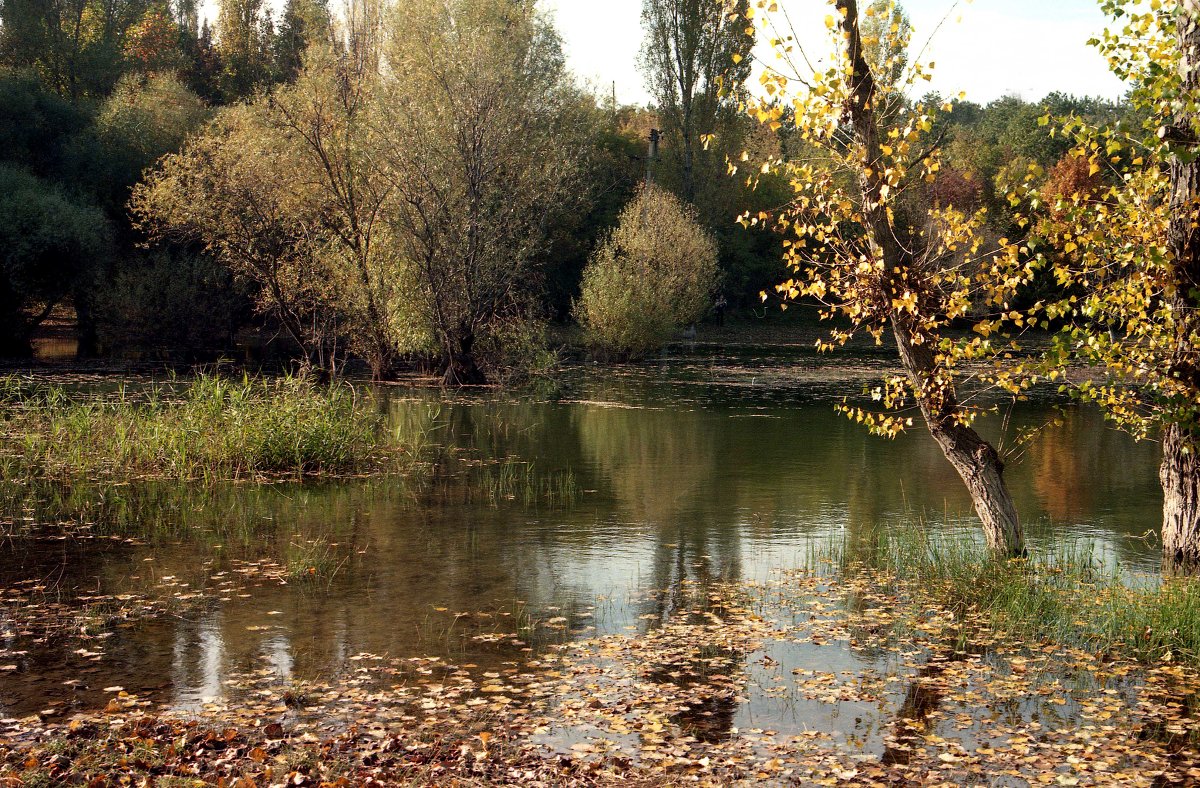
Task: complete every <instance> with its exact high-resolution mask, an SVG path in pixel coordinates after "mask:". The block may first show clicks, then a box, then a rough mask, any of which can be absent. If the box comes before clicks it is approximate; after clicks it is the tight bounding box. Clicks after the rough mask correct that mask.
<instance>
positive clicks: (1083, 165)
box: [1014, 0, 1200, 571]
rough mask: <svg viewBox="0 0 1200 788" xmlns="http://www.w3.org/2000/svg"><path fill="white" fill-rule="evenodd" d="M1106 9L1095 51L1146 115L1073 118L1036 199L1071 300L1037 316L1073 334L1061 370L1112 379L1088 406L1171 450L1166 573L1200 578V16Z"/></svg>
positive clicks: (1078, 388) (1060, 354) (1156, 7)
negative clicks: (1065, 147)
mask: <svg viewBox="0 0 1200 788" xmlns="http://www.w3.org/2000/svg"><path fill="white" fill-rule="evenodd" d="M1104 8H1105V10H1106V12H1108V13H1109V14H1110V15H1111V16H1112V17H1113V19H1114V20H1115V22H1114V25H1113V27H1112V28H1110V29H1109V30H1107V31H1105V33H1104V34H1103V35H1102V36H1100V37H1099V38H1098V39H1096V40H1095V41H1094V42H1093V43H1094V44H1096V45H1097V46H1098V47H1099V48H1100V50H1101V52H1102V53H1103V54H1104V55H1105V56H1106V57H1107V59H1108V61H1109V63H1110V64H1111V65H1112V67H1113V70H1114V72H1115V73H1116V74H1117V76H1119V77H1121V78H1122V79H1124V80H1126V81H1128V82H1130V83H1131V84H1133V85H1134V90H1133V91H1132V93H1131V98H1130V100H1131V103H1132V105H1133V109H1134V112H1133V113H1132V114H1131V116H1130V118H1128V119H1126V121H1125V122H1123V123H1116V124H1105V125H1096V124H1094V123H1091V122H1088V121H1087V120H1086V119H1084V118H1082V117H1079V116H1077V115H1076V116H1072V117H1067V118H1064V119H1062V123H1061V125H1060V126H1059V129H1058V130H1059V131H1061V133H1062V135H1063V136H1065V138H1066V139H1068V140H1070V141H1071V143H1073V146H1074V147H1073V150H1072V151H1071V152H1070V157H1069V158H1068V159H1067V160H1066V161H1065V163H1064V164H1063V165H1062V166H1061V167H1060V168H1057V170H1058V171H1057V172H1056V173H1055V177H1052V178H1051V179H1050V182H1049V183H1048V184H1047V185H1046V186H1045V187H1043V188H1042V189H1041V191H1040V192H1038V191H1033V192H1032V193H1031V194H1032V200H1033V202H1034V204H1035V208H1038V209H1040V210H1039V212H1040V214H1041V216H1042V217H1043V219H1042V222H1041V225H1040V227H1039V235H1040V237H1041V238H1042V241H1043V243H1044V244H1045V245H1046V247H1047V248H1046V249H1045V256H1044V257H1043V258H1042V262H1043V264H1044V265H1045V266H1047V268H1048V269H1049V270H1050V271H1052V272H1053V274H1054V276H1055V277H1056V278H1057V279H1058V281H1059V282H1060V283H1061V284H1062V285H1063V286H1064V287H1067V288H1069V290H1068V295H1066V296H1065V297H1063V298H1062V299H1059V300H1055V301H1053V302H1050V303H1047V304H1045V305H1042V306H1043V307H1044V308H1043V309H1041V310H1038V312H1037V313H1035V315H1034V317H1035V318H1036V317H1037V316H1038V314H1041V315H1046V316H1049V318H1051V319H1053V320H1055V321H1061V322H1062V323H1063V324H1064V325H1065V328H1064V330H1063V333H1062V334H1061V335H1060V337H1059V338H1058V341H1057V343H1056V348H1055V351H1054V353H1052V354H1051V356H1050V358H1049V363H1050V364H1051V365H1052V366H1059V365H1062V364H1065V363H1069V362H1073V361H1082V362H1085V363H1087V364H1089V365H1091V366H1093V367H1094V368H1096V369H1097V370H1099V371H1100V372H1101V373H1102V374H1101V376H1100V377H1099V378H1098V379H1094V380H1086V381H1084V382H1082V383H1079V384H1076V385H1073V386H1072V390H1073V391H1074V392H1075V393H1076V394H1078V395H1079V396H1081V397H1082V398H1083V399H1085V400H1089V401H1093V402H1097V403H1099V404H1100V405H1101V406H1102V407H1103V408H1104V409H1105V411H1106V413H1107V414H1108V415H1109V417H1110V418H1111V419H1112V420H1114V421H1115V422H1116V423H1117V424H1118V425H1119V426H1121V427H1123V428H1125V429H1127V430H1129V431H1130V432H1132V433H1133V434H1134V435H1135V436H1136V437H1139V438H1156V439H1158V440H1160V441H1161V443H1162V450H1163V461H1162V467H1161V471H1160V479H1161V482H1162V487H1163V494H1164V503H1163V525H1162V541H1163V550H1164V559H1165V563H1166V565H1167V566H1168V568H1174V569H1183V570H1186V571H1196V570H1197V569H1198V568H1200V156H1198V153H1200V150H1198V149H1200V4H1198V3H1197V2H1196V0H1165V1H1164V2H1159V1H1158V0H1155V2H1154V3H1152V4H1150V5H1149V6H1144V5H1141V4H1138V3H1135V2H1131V1H1129V0H1106V2H1105V3H1104ZM1050 121H1051V118H1050V117H1049V116H1047V117H1045V118H1043V119H1042V124H1043V125H1049V124H1050ZM1023 198H1028V195H1024V194H1021V193H1015V194H1014V202H1018V201H1020V200H1022V199H1023ZM1039 203H1040V205H1039Z"/></svg>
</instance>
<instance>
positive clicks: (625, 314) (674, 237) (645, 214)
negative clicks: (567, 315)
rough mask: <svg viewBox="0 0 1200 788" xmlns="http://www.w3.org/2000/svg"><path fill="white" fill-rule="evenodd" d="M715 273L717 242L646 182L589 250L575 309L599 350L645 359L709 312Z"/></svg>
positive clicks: (688, 213)
mask: <svg viewBox="0 0 1200 788" xmlns="http://www.w3.org/2000/svg"><path fill="white" fill-rule="evenodd" d="M718 275H719V270H718V267H717V245H716V242H715V241H714V240H713V239H712V237H711V236H710V235H709V234H708V233H707V232H706V231H705V230H704V229H703V228H702V227H701V226H700V223H699V222H698V220H697V218H696V214H695V211H694V210H693V209H691V208H690V207H687V206H685V205H683V204H682V203H681V202H680V201H679V200H677V199H676V198H675V197H674V196H673V195H671V194H670V193H668V192H666V191H663V190H661V189H658V188H655V187H649V188H646V189H643V190H642V191H641V192H640V193H639V194H638V196H637V197H635V198H634V199H633V200H632V201H631V202H630V203H629V204H628V205H627V206H626V207H625V210H624V211H622V212H621V218H620V221H619V223H618V225H617V227H616V229H615V230H613V232H612V233H611V234H610V235H609V236H608V237H607V238H606V239H605V240H604V241H603V242H602V243H601V244H600V247H599V248H598V249H597V250H596V252H595V254H593V255H592V259H591V260H590V261H589V263H588V266H587V268H586V269H585V270H584V273H583V287H582V291H581V293H580V296H579V300H578V301H577V302H576V304H575V315H576V318H577V319H578V320H579V323H580V325H582V326H583V328H584V330H585V331H586V334H587V341H588V343H589V344H590V345H592V346H593V347H595V348H596V349H598V350H600V351H601V352H603V353H605V354H607V355H611V356H615V357H620V358H638V357H643V356H645V355H647V354H649V353H652V352H653V351H655V350H657V349H658V348H660V347H662V346H663V344H665V343H666V341H667V340H669V339H670V337H671V335H672V334H673V333H675V332H676V331H677V330H679V329H680V328H682V327H683V326H686V325H688V324H690V323H694V322H696V321H697V320H699V319H700V318H701V317H702V316H703V315H704V313H705V311H706V310H707V309H708V306H709V302H710V298H711V294H712V292H713V290H714V289H715V287H716V285H717V279H718Z"/></svg>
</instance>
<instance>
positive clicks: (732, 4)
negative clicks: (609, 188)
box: [641, 0, 754, 203]
mask: <svg viewBox="0 0 1200 788" xmlns="http://www.w3.org/2000/svg"><path fill="white" fill-rule="evenodd" d="M748 5H749V3H748V2H747V0H730V1H729V2H714V1H713V0H644V2H643V4H642V28H643V30H644V32H645V40H644V43H643V45H642V54H641V67H642V72H643V74H644V75H645V77H646V85H647V87H648V88H649V89H650V94H651V95H652V96H653V97H654V102H655V106H656V108H657V111H658V114H659V117H660V120H661V122H662V125H663V131H664V132H665V133H666V136H667V143H668V144H667V149H668V152H669V154H670V155H671V156H672V157H674V159H675V165H676V167H677V168H678V170H679V172H680V191H679V193H680V195H681V196H682V197H683V199H684V200H686V201H687V202H689V203H694V202H696V196H697V176H698V171H699V170H700V169H701V166H700V162H699V160H700V159H701V158H703V157H704V154H705V149H706V147H707V145H706V141H708V140H709V138H710V137H711V136H712V135H715V134H717V133H718V131H719V129H720V122H721V120H722V117H723V116H724V117H729V116H731V115H733V114H734V112H733V110H734V109H735V108H736V106H737V99H738V92H739V91H740V90H741V87H742V85H743V83H744V82H745V81H746V79H747V77H749V75H750V65H751V63H750V51H751V49H752V48H753V46H754V36H753V35H750V34H748V33H747V26H746V23H745V20H744V19H743V18H742V15H743V14H744V13H745V10H746V9H747V7H748ZM715 158H716V163H717V165H718V166H720V167H723V166H724V158H723V157H715ZM706 164H709V166H710V167H711V163H708V162H706Z"/></svg>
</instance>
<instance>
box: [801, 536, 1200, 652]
mask: <svg viewBox="0 0 1200 788" xmlns="http://www.w3.org/2000/svg"><path fill="white" fill-rule="evenodd" d="M825 553H826V554H825V556H824V558H825V559H826V560H830V559H832V561H833V563H834V564H835V565H839V566H840V571H841V572H844V573H846V574H847V575H855V574H859V573H865V574H868V575H870V578H871V580H872V582H873V583H875V584H876V585H877V587H878V586H880V585H882V586H886V587H887V588H888V589H889V591H890V592H891V593H893V594H895V595H896V597H897V598H898V599H899V600H900V601H901V602H902V603H905V605H906V607H907V608H908V609H912V610H920V609H923V608H924V607H928V606H936V607H939V608H942V609H944V610H948V611H950V612H951V613H953V614H954V615H955V617H956V618H957V619H958V620H959V621H960V622H962V627H963V629H964V632H967V631H970V630H973V629H979V628H985V629H989V630H994V631H995V632H996V633H997V634H998V635H999V636H1000V637H1001V638H1002V639H1003V640H1005V641H1008V642H1012V643H1025V644H1031V645H1032V644H1037V643H1039V642H1056V643H1061V644H1065V645H1069V646H1074V647H1081V648H1086V649H1088V650H1090V651H1092V652H1093V653H1097V654H1107V655H1112V656H1113V657H1118V656H1120V657H1128V658H1132V659H1135V660H1138V661H1141V662H1145V663H1149V664H1162V663H1172V662H1175V663H1187V664H1191V665H1194V666H1200V578H1194V577H1170V576H1166V577H1158V576H1135V575H1130V574H1128V573H1126V572H1123V571H1122V570H1121V568H1120V567H1119V566H1116V565H1113V564H1111V563H1107V564H1106V563H1105V562H1104V561H1101V560H1100V559H1099V558H1098V557H1097V556H1096V555H1095V554H1094V552H1093V551H1092V550H1091V549H1090V548H1089V547H1088V546H1087V545H1085V544H1080V543H1060V544H1056V545H1050V546H1047V547H1044V548H1042V549H1041V550H1038V551H1036V552H1035V553H1034V554H1033V555H1032V556H1030V557H1028V558H1023V559H1011V560H1005V559H1002V558H997V557H996V556H995V555H993V554H991V553H990V552H989V551H988V550H987V548H986V547H985V546H983V545H982V544H979V543H978V542H976V541H975V540H974V539H971V538H967V537H961V536H955V535H952V534H946V533H939V532H938V530H937V529H932V528H918V527H911V526H910V527H900V528H890V529H880V530H879V531H878V532H877V533H875V534H874V535H872V536H871V537H870V538H868V539H865V540H863V539H859V540H857V541H856V542H855V543H854V544H850V543H847V544H845V545H837V546H835V547H833V548H831V549H829V550H827V551H825Z"/></svg>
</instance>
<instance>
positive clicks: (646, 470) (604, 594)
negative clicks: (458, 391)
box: [0, 348, 1161, 724]
mask: <svg viewBox="0 0 1200 788" xmlns="http://www.w3.org/2000/svg"><path fill="white" fill-rule="evenodd" d="M887 363H888V362H887V361H886V359H883V358H874V357H871V356H870V355H866V356H859V357H852V358H848V359H846V358H835V359H832V360H830V359H818V358H817V357H814V356H812V355H810V354H809V353H807V352H804V351H800V350H796V349H789V348H777V349H774V350H765V351H763V350H759V351H756V352H755V353H754V354H753V355H750V354H748V353H739V352H736V351H730V350H729V349H719V350H718V349H710V350H704V349H700V350H696V351H693V352H690V353H680V354H677V355H674V356H670V357H666V358H664V359H662V360H661V361H659V362H657V363H653V364H648V365H644V366H636V367H628V368H619V369H616V370H614V369H612V368H583V369H578V370H575V371H574V372H572V373H571V375H570V376H569V377H568V379H567V380H566V381H564V382H563V383H562V384H561V385H558V386H557V387H555V388H554V389H553V390H552V391H547V392H542V393H538V394H527V395H522V396H520V397H513V396H506V395H499V394H484V395H477V396H476V395H472V396H447V395H444V394H442V393H440V392H426V391H416V390H413V389H411V388H391V389H383V390H380V391H379V392H378V398H379V406H380V407H381V408H384V409H386V411H387V413H388V414H389V416H390V418H391V419H392V421H393V423H394V424H395V425H396V428H397V429H399V430H402V431H405V432H406V434H409V435H411V436H413V437H414V439H416V438H417V437H419V439H420V440H421V441H423V442H424V443H426V444H428V445H429V446H431V447H435V446H436V447H442V448H441V450H434V449H433V448H431V449H430V454H431V456H436V459H435V460H434V461H433V467H432V468H431V469H430V471H429V473H428V474H426V476H427V478H425V479H424V480H422V481H414V480H394V481H392V480H389V481H369V482H364V481H354V482H340V483H336V484H320V485H307V486H296V485H284V484H281V485H273V486H268V487H261V488H220V489H215V490H209V491H204V492H201V491H196V490H192V491H186V490H181V489H177V488H173V487H170V486H161V485H159V486H154V485H146V486H142V487H136V486H135V487H128V488H118V489H116V490H108V491H106V492H105V493H104V495H103V496H100V495H98V494H97V493H95V492H91V491H87V490H60V491H57V492H56V495H58V496H60V500H57V501H44V502H43V503H42V504H40V505H39V506H38V507H35V508H34V510H32V511H30V512H26V513H25V514H24V515H22V516H24V517H27V518H32V519H33V520H34V521H35V522H37V523H39V524H40V525H41V526H42V527H39V528H38V529H35V531H34V535H33V536H21V537H13V538H9V539H7V540H6V541H4V542H3V544H2V545H0V587H3V588H4V589H6V591H5V593H6V594H7V595H8V602H9V603H10V604H8V605H6V606H4V607H0V610H2V611H3V613H2V615H3V618H0V650H2V654H3V656H0V663H9V662H11V663H13V665H14V666H15V667H14V668H13V669H10V670H6V671H4V672H2V673H0V718H4V717H16V716H22V715H26V714H30V713H34V712H38V711H44V710H47V709H50V710H54V709H58V710H60V711H61V712H64V713H69V712H70V711H71V710H75V709H89V708H97V707H101V706H103V704H104V702H105V700H106V699H107V697H109V696H110V695H111V693H106V692H105V689H106V688H110V687H112V686H122V687H126V688H128V689H129V690H130V691H133V692H137V693H139V694H141V695H144V696H146V697H149V698H152V699H153V700H154V701H155V702H156V703H163V704H167V705H169V706H172V707H174V708H176V709H180V710H192V709H198V708H200V707H201V706H202V704H204V703H206V702H210V701H213V700H222V699H224V700H230V699H233V700H236V696H237V693H238V692H239V689H238V688H237V682H236V681H233V680H232V679H233V677H236V676H238V675H239V674H242V673H245V672H248V671H255V670H264V669H265V670H269V671H270V672H272V673H273V675H274V676H275V677H276V678H277V680H278V682H279V683H281V684H283V685H286V684H287V683H288V682H291V681H297V680H305V681H308V680H332V679H333V678H335V677H337V676H338V675H341V674H343V673H344V672H346V671H349V670H352V669H353V668H355V667H356V665H357V663H356V662H355V661H354V658H355V657H356V655H361V654H364V653H369V654H377V655H379V654H387V655H391V656H394V657H406V656H415V655H441V656H443V657H445V658H447V659H455V660H459V661H460V662H461V661H470V662H472V663H473V664H477V665H480V666H482V667H484V668H486V667H488V666H489V665H500V664H512V663H513V662H514V661H518V660H520V659H522V658H524V656H526V655H528V654H530V653H534V652H536V650H537V649H538V648H539V647H541V646H543V645H545V644H546V643H548V642H553V641H556V640H563V639H570V638H575V637H585V636H586V637H590V636H594V635H596V634H605V633H611V632H621V631H628V630H629V629H630V628H636V627H645V626H649V625H650V623H649V622H651V621H653V620H654V619H656V618H661V617H663V616H665V615H668V614H669V613H670V611H671V606H672V605H673V604H675V602H674V601H673V600H675V599H677V598H678V596H679V592H680V589H681V588H683V587H685V586H686V585H687V584H688V582H689V581H692V580H699V581H707V580H714V579H715V580H731V581H738V580H752V579H762V578H766V577H767V576H769V575H770V574H771V573H772V572H774V571H777V570H780V569H788V568H794V567H800V566H804V565H805V564H806V563H807V562H808V561H809V560H811V557H812V555H813V552H814V550H816V549H819V548H820V547H821V546H822V545H828V544H830V543H831V542H835V541H840V540H841V539H842V538H843V537H845V536H853V535H854V534H856V533H864V532H866V531H868V530H870V529H872V528H874V527H875V526H877V525H879V524H889V523H900V522H904V521H906V520H917V519H919V520H921V521H923V522H925V523H926V524H927V526H928V527H930V528H943V529H970V528H972V525H971V520H970V517H971V511H970V505H969V500H968V499H967V497H966V495H965V494H964V493H963V491H962V488H961V484H960V483H959V481H958V480H957V478H956V477H955V476H954V474H953V472H952V471H951V469H950V468H949V466H948V465H947V464H946V462H945V460H944V459H943V458H942V457H941V455H940V454H939V453H938V451H937V449H936V447H935V446H934V445H933V444H932V442H931V441H930V440H929V439H928V438H927V437H926V436H924V435H923V434H921V433H920V431H914V432H913V433H912V434H910V435H907V436H904V437H902V438H900V439H898V440H896V441H885V440H881V439H877V438H872V437H870V436H868V435H867V434H866V432H865V431H863V430H862V429H860V428H859V427H857V426H856V425H853V424H851V423H849V422H848V421H846V420H845V419H843V418H842V417H841V416H839V415H837V414H836V413H835V412H834V409H833V408H834V404H835V403H836V402H837V400H838V398H839V397H840V396H841V395H842V394H844V393H847V392H849V393H851V394H853V393H857V392H859V391H861V389H862V386H863V384H864V383H865V382H867V381H869V380H871V379H873V378H874V377H875V376H877V375H878V373H879V372H880V370H881V369H882V368H886V365H887ZM1009 415H1010V419H1009V422H1010V423H1009V425H1008V430H1007V431H1006V433H1005V437H1004V440H1005V441H1006V442H1007V443H1008V444H1009V445H1014V446H1015V445H1016V443H1015V441H1016V437H1017V435H1018V434H1019V433H1020V432H1021V431H1022V430H1033V429H1037V432H1036V433H1035V434H1033V436H1032V437H1031V438H1029V439H1028V441H1026V442H1025V443H1024V444H1022V446H1023V448H1022V449H1021V450H1020V455H1021V456H1020V458H1019V460H1017V461H1015V462H1013V463H1012V465H1011V467H1010V469H1009V473H1008V478H1009V481H1010V484H1011V486H1012V488H1013V491H1014V494H1015V496H1016V498H1017V503H1018V506H1019V509H1020V511H1021V512H1022V513H1023V516H1024V518H1025V520H1026V522H1027V527H1028V529H1029V531H1030V538H1031V543H1032V545H1033V546H1034V548H1035V549H1037V548H1038V547H1039V546H1045V545H1046V544H1048V543H1049V542H1051V541H1054V540H1064V539H1065V540H1078V541H1080V542H1083V543H1085V544H1086V545H1087V546H1089V547H1090V548H1092V549H1094V551H1095V554H1096V556H1097V560H1100V561H1103V562H1106V563H1108V564H1110V565H1113V564H1119V565H1120V566H1122V567H1124V568H1126V569H1128V570H1129V571H1131V572H1140V571H1146V572H1152V571H1153V570H1154V568H1155V566H1156V564H1157V560H1158V558H1157V545H1156V543H1154V542H1153V540H1152V539H1147V538H1145V534H1146V533H1147V532H1148V531H1152V530H1153V529H1154V528H1155V526H1156V524H1157V522H1158V518H1159V514H1160V513H1159V507H1160V505H1161V504H1160V498H1159V493H1158V489H1157V477H1156V471H1157V462H1158V459H1157V449H1156V447H1155V446H1154V445H1152V444H1137V443H1134V442H1133V441H1131V440H1130V439H1128V438H1127V437H1125V436H1124V435H1122V434H1120V433H1118V432H1116V431H1114V430H1112V429H1110V428H1108V427H1107V426H1106V425H1105V423H1104V422H1103V420H1102V419H1101V417H1100V416H1099V415H1098V414H1097V413H1096V412H1094V411H1091V410H1087V409H1081V408H1075V409H1068V410H1066V411H1065V412H1060V411H1059V409H1058V408H1056V407H1055V406H1054V404H1053V403H1050V402H1036V403H1032V404H1028V403H1027V404H1023V405H1021V406H1019V407H1017V408H1015V409H1014V410H1012V412H1011V413H1010V414H1009ZM1056 420H1057V422H1058V423H1054V422H1055V421H1056ZM999 426H1000V420H999V419H996V420H993V421H992V422H990V423H986V424H985V425H984V428H985V431H988V432H989V433H990V436H991V437H993V438H994V439H996V440H999V439H1000V435H1001V432H1000V431H999V429H998V428H999ZM64 502H65V504H64ZM68 504H69V505H68ZM67 509H72V510H74V511H84V512H86V513H87V518H86V519H88V520H89V521H91V522H92V523H94V525H93V526H92V528H91V534H92V538H80V537H79V536H78V535H75V534H72V535H69V536H68V535H64V533H63V531H62V529H60V528H58V527H57V526H56V523H55V518H56V517H61V514H56V513H59V512H62V511H65V510H67ZM310 565H311V569H312V570H313V571H312V572H311V574H309V573H308V570H307V568H308V567H310ZM651 591H657V592H661V593H655V594H649V593H648V592H651ZM114 597H117V598H118V601H116V602H114V600H113V598H114ZM121 597H124V600H121V599H120V598H121ZM122 603H123V606H124V607H127V608H128V607H130V606H132V607H133V608H135V609H134V610H133V611H126V612H122V613H120V614H119V615H116V616H115V617H114V616H112V615H108V616H107V617H106V616H101V615H99V613H100V612H103V611H111V610H112V609H115V608H116V607H118V606H121V604H122ZM139 608H140V613H139V610H138V609H139ZM92 610H94V611H95V612H96V615H92V616H90V617H89V616H88V615H81V613H88V612H89V611H92ZM31 611H32V614H31ZM56 616H57V617H68V616H77V617H78V619H79V620H78V623H77V624H75V625H73V626H76V627H77V629H78V630H79V631H78V632H76V633H74V634H72V635H70V636H63V635H61V634H60V633H51V634H47V633H46V631H45V629H44V627H39V621H38V619H39V617H41V618H43V619H46V620H48V619H49V618H51V617H56ZM558 620H562V621H564V622H566V623H564V624H563V625H561V626H552V627H544V626H539V622H546V621H558ZM489 633H495V637H489ZM510 635H511V636H510ZM783 658H785V659H788V658H794V659H799V658H800V657H797V656H795V655H793V657H788V656H787V655H783ZM844 661H845V667H847V668H852V667H854V665H855V664H857V663H855V658H854V657H853V656H852V655H850V654H849V653H847V654H846V655H844ZM752 712H754V710H750V709H748V710H745V714H751V715H752ZM757 713H759V716H760V717H761V716H762V713H764V712H762V709H759V710H757ZM789 713H791V714H793V715H794V714H795V709H794V708H792V709H791V711H790V712H789ZM810 722H811V721H810ZM775 724H780V723H779V721H778V720H776V721H775Z"/></svg>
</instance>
